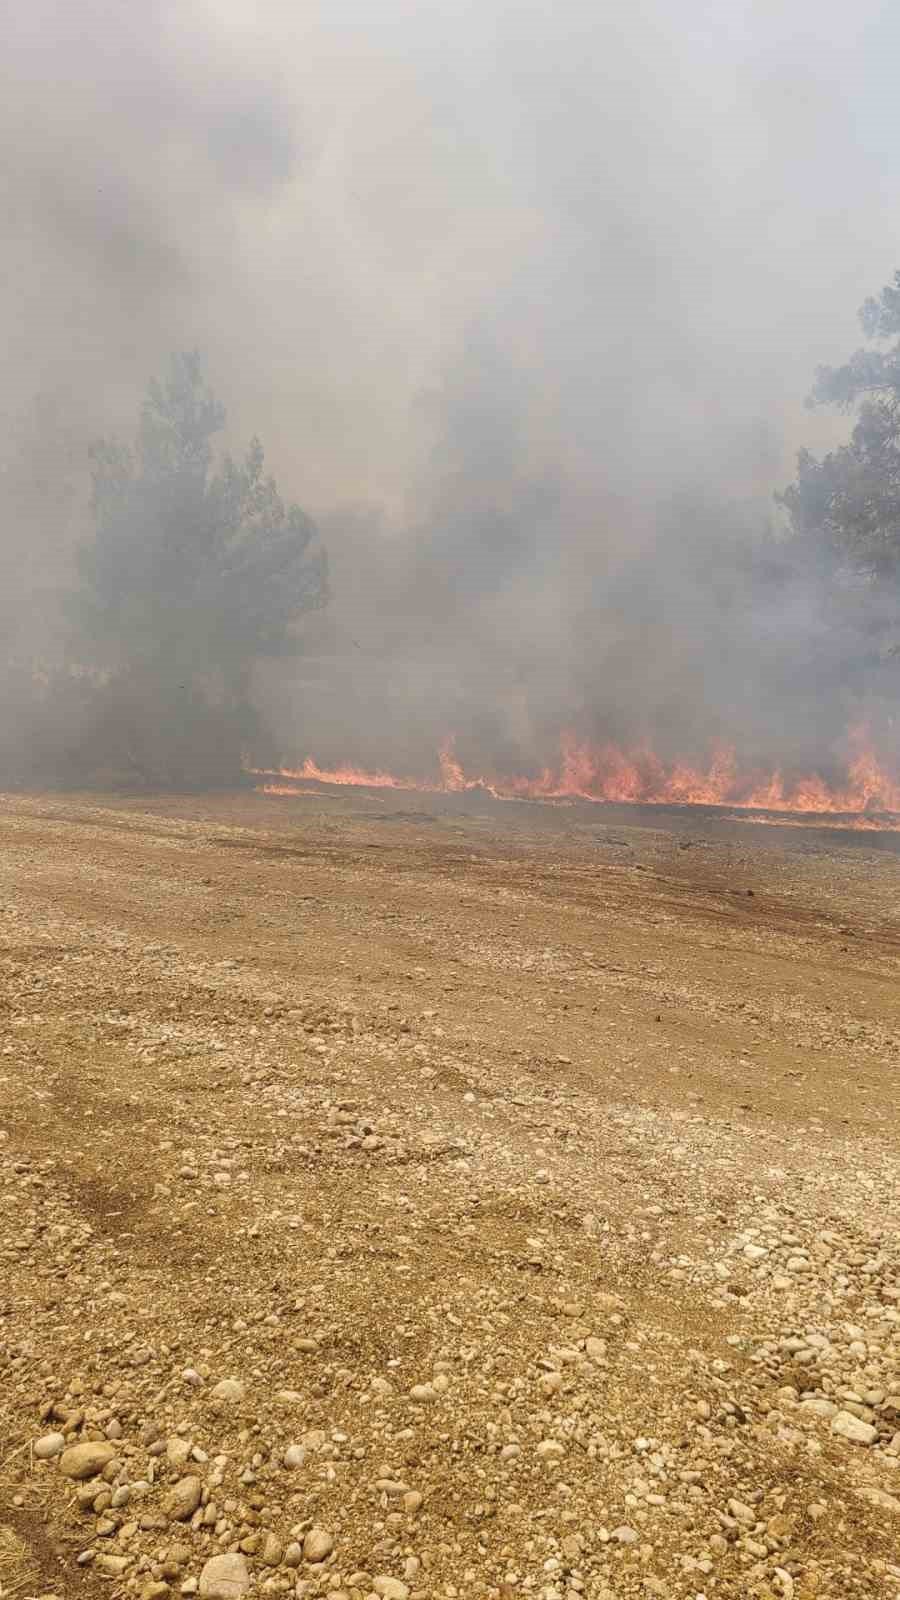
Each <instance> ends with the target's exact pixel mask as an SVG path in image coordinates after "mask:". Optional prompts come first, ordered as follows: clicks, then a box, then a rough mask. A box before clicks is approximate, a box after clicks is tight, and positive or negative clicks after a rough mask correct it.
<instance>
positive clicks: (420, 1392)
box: [409, 1383, 437, 1406]
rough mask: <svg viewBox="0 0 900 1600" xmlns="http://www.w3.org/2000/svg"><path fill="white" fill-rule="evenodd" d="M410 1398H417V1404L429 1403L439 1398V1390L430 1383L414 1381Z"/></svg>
mask: <svg viewBox="0 0 900 1600" xmlns="http://www.w3.org/2000/svg"><path fill="white" fill-rule="evenodd" d="M409 1398H410V1400H415V1402H416V1404H417V1405H420V1406H421V1405H429V1404H430V1402H431V1401H432V1400H436V1399H437V1392H436V1390H435V1389H434V1387H433V1386H432V1385H431V1384H430V1383H414V1384H413V1386H412V1388H411V1389H410V1391H409Z"/></svg>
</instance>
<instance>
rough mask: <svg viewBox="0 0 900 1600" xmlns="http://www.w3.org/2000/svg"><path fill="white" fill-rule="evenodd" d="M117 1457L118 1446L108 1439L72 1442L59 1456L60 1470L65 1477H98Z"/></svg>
mask: <svg viewBox="0 0 900 1600" xmlns="http://www.w3.org/2000/svg"><path fill="white" fill-rule="evenodd" d="M115 1458H116V1447H115V1445H114V1444H110V1443H108V1441H107V1440H106V1439H88V1440H86V1441H85V1443H84V1444H72V1445H70V1446H69V1448H68V1450H64V1451H63V1453H62V1455H61V1456H60V1458H59V1470H60V1472H61V1473H62V1475H63V1477H64V1478H75V1479H83V1478H96V1477H97V1475H98V1473H100V1472H102V1471H103V1468H104V1467H105V1466H107V1465H108V1463H109V1462H110V1461H114V1460H115Z"/></svg>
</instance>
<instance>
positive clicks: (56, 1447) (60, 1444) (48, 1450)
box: [34, 1433, 66, 1461]
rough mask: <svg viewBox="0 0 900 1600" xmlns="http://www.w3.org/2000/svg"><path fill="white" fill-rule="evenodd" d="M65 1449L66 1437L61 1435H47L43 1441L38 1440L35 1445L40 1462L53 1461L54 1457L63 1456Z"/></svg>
mask: <svg viewBox="0 0 900 1600" xmlns="http://www.w3.org/2000/svg"><path fill="white" fill-rule="evenodd" d="M65 1448H66V1441H65V1436H64V1435H63V1434H61V1433H45V1434H44V1437H43V1438H42V1439H36V1440H35V1443H34V1453H35V1455H36V1456H37V1458H38V1461H51V1460H52V1459H53V1457H54V1456H61V1455H62V1453H63V1451H64V1450H65Z"/></svg>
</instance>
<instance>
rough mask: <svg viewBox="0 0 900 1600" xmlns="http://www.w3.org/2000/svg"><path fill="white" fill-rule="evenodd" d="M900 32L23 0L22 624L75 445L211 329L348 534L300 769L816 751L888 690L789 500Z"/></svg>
mask: <svg viewBox="0 0 900 1600" xmlns="http://www.w3.org/2000/svg"><path fill="white" fill-rule="evenodd" d="M898 46H900V20H898V18H897V16H895V15H889V14H888V13H887V12H886V11H885V8H884V7H883V6H881V5H880V4H876V0H863V3H862V6H861V8H860V7H856V8H855V10H854V11H853V13H852V14H850V13H848V12H846V10H845V9H842V8H841V7H839V6H837V5H836V4H834V3H832V0H829V3H828V4H827V5H826V6H825V8H824V10H823V7H822V5H821V4H820V3H819V4H815V5H814V4H813V3H812V0H801V3H800V4H798V5H795V6H791V7H787V8H785V7H782V6H775V5H774V4H772V5H768V4H767V5H762V6H759V5H754V6H750V5H748V4H746V3H740V4H739V3H736V0H726V3H724V4H720V5H716V6H708V5H704V4H701V3H700V0H690V3H688V4H686V5H682V6H678V7H672V6H671V5H669V4H666V3H664V0H651V3H650V4H648V5H647V6H644V7H643V8H638V9H636V10H635V9H632V10H631V11H629V12H627V13H623V11H622V8H621V7H620V6H614V5H612V4H606V3H601V4H587V3H586V0H569V3H564V4H562V5H559V4H556V5H550V4H549V3H536V0H534V3H525V4H521V3H517V4H516V5H511V4H506V3H502V0H487V3H485V4H479V5H478V6H475V5H474V4H473V5H469V4H460V3H459V0H453V3H450V0H438V3H436V4H433V5H428V6H421V5H419V4H414V3H413V0H366V4H365V5H363V4H362V3H361V0H357V3H349V0H329V3H328V4H327V5H325V4H322V5H320V6H318V7H317V6H315V5H313V6H307V7H297V6H295V5H294V4H288V3H287V0H262V3H261V4H260V3H256V4H253V5H252V6H251V5H250V4H249V0H247V3H244V0H208V3H207V4H200V3H196V4H192V3H190V0H179V3H177V4H175V3H174V0H150V3H148V4H146V5H142V6H135V5H128V6H122V5H114V4H110V3H108V0H82V3H80V4H79V5H77V6H72V5H71V4H69V3H68V0H33V3H31V4H29V5H28V6H27V7H17V8H15V11H14V13H13V14H11V16H10V18H9V19H8V22H7V31H6V38H5V51H4V64H3V68H2V71H3V74H4V77H5V83H4V93H3V96H2V99H0V134H2V143H3V150H4V158H3V163H4V164H3V200H4V219H5V224H6V226H5V247H6V248H5V273H4V286H3V289H2V291H0V316H2V332H3V343H4V351H5V355H6V359H5V364H4V374H5V382H4V384H3V388H2V397H3V400H2V410H3V416H4V428H5V440H6V442H5V444H0V460H2V459H4V458H6V473H5V478H6V482H7V485H9V484H10V483H12V481H13V479H15V484H16V487H15V493H14V494H13V493H11V492H7V493H6V495H5V499H4V512H3V515H4V529H3V538H4V556H5V561H4V570H5V571H6V573H7V575H8V579H9V585H8V587H9V592H10V593H12V590H13V589H14V587H15V582H16V581H18V580H17V579H16V576H15V575H16V574H19V573H20V572H21V570H22V560H21V552H22V549H23V547H27V550H28V552H29V559H28V562H27V563H26V565H27V566H28V571H29V574H30V576H29V587H28V597H29V605H33V607H34V609H33V612H32V613H31V614H32V615H33V618H34V628H35V632H36V634H37V635H38V636H39V637H38V638H36V640H35V646H36V653H37V654H38V655H39V656H43V655H44V654H48V653H49V654H52V649H53V645H54V640H55V638H56V637H57V636H56V634H55V621H54V618H55V616H56V613H55V612H54V608H53V605H52V604H51V603H47V602H46V597H47V596H48V595H50V596H52V595H53V594H54V593H55V591H56V589H57V588H58V587H61V586H63V585H64V584H65V582H66V578H67V574H68V572H69V570H70V561H71V550H72V546H73V543H74V542H75V541H76V540H77V538H78V536H79V531H80V528H81V526H82V524H83V518H84V490H83V483H82V482H80V481H79V474H78V468H77V465H75V464H74V463H77V462H78V461H79V460H81V459H83V447H84V445H85V444H86V442H87V439H88V438H89V437H90V436H91V435H92V434H93V433H95V432H97V431H100V430H109V429H111V428H116V427H120V426H124V425H126V424H127V423H128V422H129V421H130V419H131V417H132V415H133V411H134V407H135V404H136V401H137V399H138V398H139V395H140V392H141V390H142V389H143V386H144V383H145V381H146V379H147V377H148V376H149V375H150V374H152V373H154V372H158V371H159V370H160V369H161V368H162V367H163V366H164V365H165V362H166V360H167V358H168V353H169V352H170V351H171V350H172V349H178V348H186V347H194V346H199V347H200V348H201V349H202V350H203V351H204V353H205V356H206V359H207V364H208V367H209V371H210V374H211V376H212V379H213V381H214V383H215V386H216V388H217V390H218V391H219V392H220V394H221V395H222V397H223V399H225V401H226V403H227V405H228V409H229V424H230V428H231V430H232V432H233V435H234V436H235V437H236V438H238V439H243V438H246V437H247V436H249V435H250V434H251V433H252V432H254V431H257V432H259V433H260V434H261V436H262V437H263V440H264V442H265V444H266V447H267V451H268V456H269V460H270V463H271V465H272V467H273V469H274V471H275V473H276V475H277V477H278V480H279V484H280V486H281V488H282V490H283V492H284V493H285V494H286V495H288V496H290V497H293V498H297V499H298V500H300V502H301V503H302V504H303V505H304V506H305V507H306V508H307V509H308V510H309V511H310V512H311V513H312V514H313V515H315V516H316V517H317V518H318V519H319V521H320V524H321V526H322V528H323V531H324V534H325V538H326V542H327V545H328V549H329V555H330V560H331V568H332V586H333V591H334V602H333V605H332V608H331V611H330V613H329V614H328V616H327V617H324V618H316V619H313V620H312V621H311V622H310V624H309V625H308V628H307V632H308V654H307V658H306V660H305V662H304V663H303V664H302V665H301V667H300V668H297V667H295V666H291V667H288V666H286V665H282V666H280V667H278V668H277V670H276V669H269V670H267V671H266V672H261V673H260V680H259V693H260V695H261V697H262V698H263V700H264V702H265V705H266V708H267V710H268V711H269V714H270V716H272V717H273V718H274V719H275V723H276V729H277V732H278V734H279V736H280V740H281V746H282V750H283V754H284V755H285V757H286V758H290V757H292V756H293V757H300V756H302V755H304V754H306V753H308V752H312V753H315V754H318V755H319V756H320V757H321V758H322V759H323V760H326V761H333V760H336V759H340V758H350V759H352V758H356V759H359V760H360V761H363V762H368V763H371V762H372V761H373V760H376V759H378V760H382V761H385V762H393V763H395V764H398V765H406V766H415V765H418V766H419V767H421V766H422V764H423V762H424V761H425V760H427V759H428V758H429V757H430V755H431V753H432V751H433V748H434V745H435V743H436V742H437V740H438V738H439V737H440V736H441V735H442V734H443V733H444V732H446V731H450V730H453V731H456V733H457V735H458V736H459V737H460V738H461V740H463V741H465V740H468V741H469V744H470V746H471V747H472V748H473V749H474V750H475V751H476V752H477V753H478V754H479V755H481V754H484V755H485V756H487V757H490V758H491V759H492V760H494V761H495V762H496V763H497V764H498V765H500V766H503V765H506V766H507V767H508V766H510V765H516V764H521V763H522V762H524V761H527V760H535V759H539V758H540V757H541V756H542V755H546V754H548V753H550V752H551V751H552V748H553V745H554V743H555V740H556V736H557V733H558V730H559V729H560V728H561V727H563V726H565V725H572V726H575V727H577V729H578V730H579V731H580V732H581V733H583V734H584V735H586V736H592V737H597V738H602V737H611V738H616V739H620V740H623V741H626V742H628V741H635V740H638V739H642V738H645V737H646V738H650V739H652V740H654V741H655V742H656V743H657V745H658V746H659V747H660V748H661V749H662V750H663V751H664V752H666V751H674V750H676V749H679V750H686V751H692V752H693V751H699V750H702V749H703V748H704V747H706V746H708V745H709V743H710V742H711V741H713V740H716V739H719V738H721V737H723V736H725V737H731V738H732V739H733V740H734V741H735V742H736V743H737V744H738V745H739V746H740V747H742V748H745V749H746V750H747V751H748V752H749V753H750V754H751V755H752V757H753V758H754V759H757V758H760V759H765V758H766V757H767V756H771V757H772V758H773V759H779V760H782V759H784V758H785V755H788V756H793V755H795V754H796V756H797V758H798V759H800V758H801V757H802V758H803V759H804V760H805V759H808V758H809V757H810V756H812V757H814V758H816V759H820V758H821V759H824V758H825V757H827V756H829V755H830V754H831V753H832V752H833V749H834V746H835V741H836V740H839V738H840V735H841V733H842V732H843V730H844V729H845V728H846V726H847V724H848V722H850V721H852V720H853V719H854V718H855V717H858V716H859V714H860V713H861V711H862V710H865V708H866V706H867V705H869V704H870V702H872V701H877V700H879V699H880V698H881V697H882V696H883V683H884V672H883V669H882V667H881V665H880V664H879V661H878V649H877V647H876V646H875V645H870V643H869V641H868V635H867V634H866V629H868V628H870V627H871V623H872V618H871V613H870V612H866V614H865V616H863V615H862V612H861V613H860V616H859V617H857V616H856V614H855V613H854V611H853V608H852V605H851V606H850V607H849V609H848V607H847V606H845V607H844V608H843V610H842V611H841V615H840V617H839V618H838V617H835V615H834V614H833V609H834V608H833V603H832V602H831V601H830V600H829V598H828V589H827V586H826V585H825V584H824V582H823V583H821V584H820V583H819V582H818V580H817V578H816V576H815V574H814V573H813V572H811V571H810V570H809V569H808V568H807V569H804V570H803V571H802V572H801V571H799V570H798V569H797V568H796V565H795V564H792V561H791V559H790V558H789V557H788V556H787V555H786V554H785V550H784V547H783V545H780V544H779V542H778V539H777V526H776V522H777V516H776V513H775V511H774V507H773V504H772V499H771V496H772V490H773V489H774V488H776V487H778V486H779V485H781V484H783V483H784V482H785V481H787V479H788V478H789V477H790V476H791V473H792V466H793V454H794V451H795V450H796V449H797V447H798V446H799V445H801V444H808V445H811V446H812V447H814V448H816V447H820V446H822V445H823V444H826V445H827V444H828V442H830V441H831V440H833V439H834V438H836V437H839V436H840V434H841V432H842V431H843V428H844V426H845V425H844V424H842V423H841V420H840V419H837V421H835V419H829V418H826V417H823V416H820V415H810V414H809V413H808V412H806V411H805V410H804V406H803V398H804V395H805V393H806V391H807V389H808V388H809V385H810V381H811V377H812V373H813V369H814V368H815V366H816V365H817V363H819V362H820V361H824V362H834V361H840V360H841V359H842V358H843V357H844V356H845V354H846V353H847V352H848V351H849V349H851V348H852V347H853V345H854V343H855V342H856V341H857V333H858V330H857V328H856V324H855V311H856V307H857V306H858V305H859V304H860V303H861V301H862V300H863V298H864V297H865V295H866V294H868V293H870V292H872V291H873V290H876V289H877V288H878V287H879V286H880V284H881V283H882V282H884V281H885V280H886V279H887V278H888V277H889V276H890V274H891V273H892V271H893V269H894V267H895V266H896V265H897V262H898V260H900V222H898V213H897V208H896V203H895V202H896V193H897V178H898V167H900V140H898V138H897V133H898V127H897V113H896V105H895V99H896V97H895V93H894V83H893V63H894V61H895V60H896V58H897V50H898ZM36 407H37V410H35V408H36ZM48 408H49V409H48ZM48 417H52V426H50V425H49V423H47V424H46V431H44V430H45V423H46V419H47V418H48ZM23 418H24V419H25V421H24V423H23ZM41 418H43V419H45V421H44V422H42V421H41V420H40V419H41ZM36 419H37V420H36ZM23 427H24V429H25V433H26V434H28V431H29V429H31V434H30V436H29V439H30V442H28V443H27V447H25V446H23V445H22V443H21V439H22V429H23ZM35 430H36V431H35ZM29 451H30V452H31V454H30V455H29ZM24 458H27V460H28V461H32V463H33V461H37V463H38V469H37V470H35V469H34V467H33V465H32V467H29V468H28V470H24V469H23V467H22V461H23V459H24ZM29 474H30V476H29ZM23 485H24V487H23ZM61 504H64V509H63V510H61V509H60V505H61ZM38 596H40V597H41V598H40V600H39V599H38V598H37V597H38ZM19 610H20V611H21V607H19ZM60 637H61V635H60ZM860 662H862V663H863V665H862V666H860ZM870 709H871V707H870Z"/></svg>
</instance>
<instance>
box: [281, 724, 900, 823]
mask: <svg viewBox="0 0 900 1600" xmlns="http://www.w3.org/2000/svg"><path fill="white" fill-rule="evenodd" d="M851 745H852V747H853V750H854V754H853V756H852V759H851V760H850V761H849V763H848V765H847V769H846V776H845V777H844V779H843V780H842V781H841V782H838V783H829V782H828V781H827V780H826V779H825V778H824V777H823V776H822V775H821V774H820V773H817V772H812V773H808V774H806V775H805V776H801V777H796V778H790V779H788V778H785V776H784V775H783V774H782V772H781V771H780V770H778V769H774V770H772V771H770V772H767V773H760V772H751V771H746V770H743V769H742V768H741V766H740V764H739V763H738V760H737V757H736V755H735V752H734V750H733V749H731V748H729V747H727V746H719V747H718V748H717V749H715V750H714V751H713V753H712V756H711V758H710V761H709V765H708V766H707V767H706V768H703V767H698V766H693V765H691V764H690V763H688V762H683V761H676V762H670V763H666V762H664V761H662V760H660V758H659V757H658V756H657V755H655V754H654V752H653V751H652V750H651V749H649V748H648V747H647V746H643V745H642V746H639V747H637V748H635V749H632V750H625V749H623V748H621V746H619V745H615V744H602V745H592V744H590V743H588V742H586V741H584V740H580V739H578V737H577V736H576V735H575V734H574V733H564V734H563V735H562V738H561V740H560V757H559V761H558V763H557V764H556V765H555V766H554V767H550V766H546V767H544V768H543V769H542V770H541V771H540V772H539V773H537V774H533V775H531V776H527V775H516V776H498V775H490V776H488V775H486V774H484V773H469V772H467V771H466V770H465V768H464V767H463V765H462V763H461V762H460V760H459V759H458V757H457V756H456V754H455V751H454V745H453V740H452V739H447V740H445V742H444V744H443V745H442V746H441V748H440V750H439V752H438V770H437V773H436V774H435V775H434V776H433V777H431V778H412V777H401V776H398V775H396V774H395V773H392V772H386V771H384V770H383V769H381V768H377V769H376V770H375V771H366V770H365V769H364V768H361V767H355V766H349V765H347V766H339V767H320V766H319V765H318V764H317V762H315V761H313V760H312V759H311V758H308V759H307V760H306V761H304V762H303V764H302V766H300V767H296V768H288V767H284V768H281V769H279V770H278V771H277V772H260V771H256V772H255V774H254V775H255V776H256V777H258V778H259V779H260V780H261V782H260V783H259V785H258V787H259V788H260V789H261V790H262V792H263V793H264V794H274V795H277V794H282V795H296V794H303V793H306V794H310V793H317V792H318V791H317V790H310V789H304V788H301V787H299V785H305V784H310V783H314V784H325V785H333V786H338V787H345V786H348V785H349V786H352V787H354V788H365V789H400V790H408V791H409V790H412V791H415V792H417V793H420V794H464V793H466V792H470V791H473V790H474V791H479V792H481V793H484V794H489V795H492V796H493V797H494V798H495V799H498V800H544V801H574V800H582V801H591V802H595V803H604V802H605V803H619V804H632V805H666V806H672V805H676V806H722V807H726V808H727V809H728V810H729V812H731V813H738V814H740V813H750V812H752V813H755V815H753V816H752V817H751V816H744V817H742V818H741V820H746V821H755V822H765V821H776V820H777V818H776V817H765V816H761V815H759V813H761V812H775V813H779V814H785V813H793V814H795V815H796V814H798V813H804V814H806V815H808V816H816V817H822V818H831V819H832V821H831V825H832V826H842V827H858V828H867V829H872V830H875V829H885V828H887V829H900V781H898V779H896V778H893V777H891V776H890V774H889V773H888V772H887V771H886V770H885V768H884V766H883V765H882V764H881V762H880V761H879V759H878V757H877V755H876V754H875V751H874V749H873V748H872V745H871V743H870V741H869V739H868V737H867V735H866V732H865V730H862V729H860V730H856V732H855V733H854V734H853V735H852V736H851ZM885 813H896V815H894V816H891V815H884V814H885ZM837 818H840V819H841V820H840V822H838V821H836V820H835V819H837ZM736 820H737V818H736Z"/></svg>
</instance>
